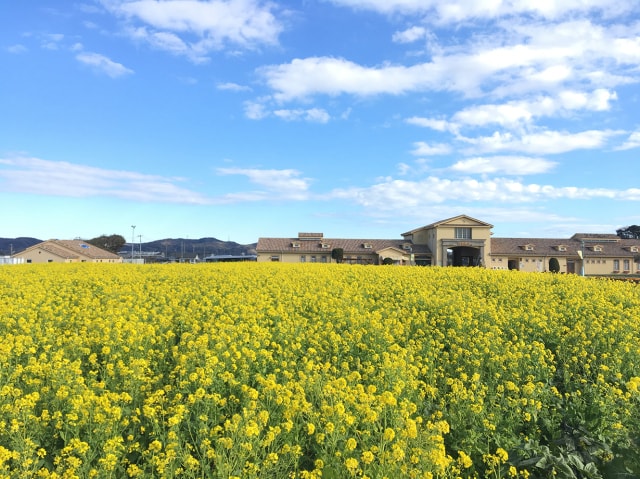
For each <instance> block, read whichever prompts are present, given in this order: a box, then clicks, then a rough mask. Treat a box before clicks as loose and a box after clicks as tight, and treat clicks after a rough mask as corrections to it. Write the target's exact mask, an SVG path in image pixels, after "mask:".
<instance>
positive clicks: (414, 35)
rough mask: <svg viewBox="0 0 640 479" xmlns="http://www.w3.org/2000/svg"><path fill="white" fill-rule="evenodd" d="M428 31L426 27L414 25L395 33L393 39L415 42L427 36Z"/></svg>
mask: <svg viewBox="0 0 640 479" xmlns="http://www.w3.org/2000/svg"><path fill="white" fill-rule="evenodd" d="M427 35H428V32H427V29H426V28H424V27H416V26H413V27H411V28H407V29H406V30H403V31H401V32H396V33H394V34H393V37H392V40H393V41H394V42H396V43H413V42H415V41H418V40H420V39H423V38H425V37H427Z"/></svg>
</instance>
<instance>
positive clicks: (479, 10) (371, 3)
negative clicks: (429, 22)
mask: <svg viewBox="0 0 640 479" xmlns="http://www.w3.org/2000/svg"><path fill="white" fill-rule="evenodd" d="M331 1H332V2H333V3H334V4H336V5H341V6H345V7H352V8H359V9H367V10H373V11H376V12H378V13H382V14H404V15H415V14H422V15H424V16H425V17H427V18H431V17H434V21H436V22H442V23H452V22H460V21H465V20H470V19H492V18H500V17H507V16H512V15H519V14H531V15H536V16H539V17H542V18H546V19H557V18H559V17H562V16H565V15H567V14H569V13H574V14H576V13H588V12H591V11H600V12H602V13H603V14H604V15H605V16H612V15H620V14H622V13H625V12H631V11H633V9H634V7H635V6H636V4H635V3H634V1H633V0H618V1H616V2H611V1H610V0H545V1H540V2H532V1H529V0H449V1H441V0H331ZM427 13H428V15H425V14H427Z"/></svg>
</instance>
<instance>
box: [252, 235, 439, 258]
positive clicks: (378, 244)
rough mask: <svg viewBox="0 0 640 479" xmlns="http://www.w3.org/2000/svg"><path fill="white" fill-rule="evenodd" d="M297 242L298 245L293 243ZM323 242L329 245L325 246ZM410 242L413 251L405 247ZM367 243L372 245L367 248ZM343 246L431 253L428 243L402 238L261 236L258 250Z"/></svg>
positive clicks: (352, 250) (357, 250) (351, 251)
mask: <svg viewBox="0 0 640 479" xmlns="http://www.w3.org/2000/svg"><path fill="white" fill-rule="evenodd" d="M294 244H297V245H298V246H297V247H294V246H293V245H294ZM322 244H327V245H329V246H328V247H327V248H323V247H322ZM406 244H410V245H411V251H407V250H405V249H404V245H406ZM365 245H370V246H371V247H370V248H366V247H365ZM335 248H342V249H343V251H344V254H345V255H357V254H371V253H375V252H376V251H380V250H382V249H384V248H397V249H399V250H402V251H407V253H418V254H430V253H431V251H430V250H429V247H428V246H426V245H414V244H411V243H409V242H407V241H403V240H402V239H344V238H322V239H321V240H304V239H299V238H259V239H258V246H257V247H256V251H257V252H258V253H261V252H262V253H275V252H277V253H307V254H308V253H329V254H330V253H331V250H332V249H335Z"/></svg>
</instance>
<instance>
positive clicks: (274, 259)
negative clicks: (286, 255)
mask: <svg viewBox="0 0 640 479" xmlns="http://www.w3.org/2000/svg"><path fill="white" fill-rule="evenodd" d="M271 261H280V256H277V255H274V256H272V257H271Z"/></svg>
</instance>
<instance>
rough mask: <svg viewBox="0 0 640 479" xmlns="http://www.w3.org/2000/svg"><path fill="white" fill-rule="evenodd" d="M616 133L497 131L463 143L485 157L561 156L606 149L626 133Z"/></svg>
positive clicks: (607, 131)
mask: <svg viewBox="0 0 640 479" xmlns="http://www.w3.org/2000/svg"><path fill="white" fill-rule="evenodd" d="M622 133H623V132H621V131H614V130H587V131H581V132H578V133H568V132H562V131H550V130H549V131H541V132H536V133H525V134H523V135H514V134H512V133H510V132H506V133H501V132H495V133H494V134H493V135H491V136H480V137H476V138H463V137H459V139H460V140H462V141H465V142H466V143H468V144H470V145H473V146H472V148H469V149H467V151H466V152H465V153H467V154H479V153H480V154H481V153H491V152H501V151H514V152H520V153H527V154H533V155H536V154H543V155H544V154H558V153H565V152H568V151H574V150H583V149H595V148H601V147H603V146H605V144H606V143H607V141H608V140H609V139H610V138H612V137H614V136H618V135H620V134H622Z"/></svg>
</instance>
